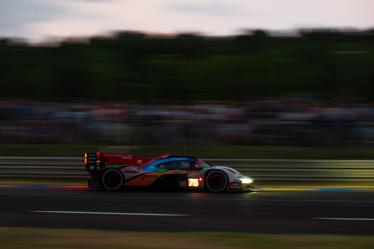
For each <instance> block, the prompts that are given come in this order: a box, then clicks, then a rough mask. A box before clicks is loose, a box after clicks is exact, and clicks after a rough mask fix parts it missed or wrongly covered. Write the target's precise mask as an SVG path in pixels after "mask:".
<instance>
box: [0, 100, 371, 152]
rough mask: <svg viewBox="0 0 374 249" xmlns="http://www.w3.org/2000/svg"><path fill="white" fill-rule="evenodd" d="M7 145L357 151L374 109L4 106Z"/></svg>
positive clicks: (294, 103)
mask: <svg viewBox="0 0 374 249" xmlns="http://www.w3.org/2000/svg"><path fill="white" fill-rule="evenodd" d="M0 141H1V143H84V144H88V143H106V144H181V143H185V144H188V143H198V144H248V145H257V144H258V145H308V146H309V145H311V146H317V145H356V144H369V143H372V142H374V104H371V103H344V102H329V101H320V100H305V99H292V100H289V99H287V100H280V99H278V100H257V101H250V102H245V103H217V102H216V103H212V102H206V103H191V104H170V103H168V104H129V103H108V102H107V103H46V102H36V101H26V100H17V101H15V100H12V101H0Z"/></svg>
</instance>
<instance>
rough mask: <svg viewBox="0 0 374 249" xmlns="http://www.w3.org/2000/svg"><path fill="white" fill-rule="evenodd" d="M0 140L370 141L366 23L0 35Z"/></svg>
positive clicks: (373, 114) (370, 49) (370, 54)
mask: <svg viewBox="0 0 374 249" xmlns="http://www.w3.org/2000/svg"><path fill="white" fill-rule="evenodd" d="M0 53H1V61H0V84H1V93H0V95H1V98H2V100H1V101H0V103H1V105H0V120H1V121H0V127H1V129H0V139H1V141H2V143H21V144H22V143H28V144H29V143H31V144H32V143H58V144H61V143H80V144H87V143H90V144H92V143H94V144H114V145H121V144H125V145H134V144H135V145H142V144H176V145H177V144H240V145H280V146H281V145H297V146H326V145H334V146H335V145H339V146H345V145H354V146H370V145H371V143H372V142H373V141H374V109H373V108H374V104H373V102H372V101H373V99H374V88H373V85H374V73H373V72H374V31H373V30H365V31H358V30H334V29H307V30H299V31H297V32H296V31H295V33H293V34H292V35H290V34H283V33H282V34H274V33H271V32H266V31H262V30H254V31H245V32H244V31H243V32H242V33H241V34H238V35H228V36H206V35H201V34H193V33H188V34H175V35H152V34H146V33H140V32H118V33H113V34H111V35H109V36H106V37H104V36H95V37H92V38H82V39H72V38H70V39H66V40H63V41H61V42H56V43H40V44H36V45H35V44H30V43H27V41H22V40H14V39H2V40H1V41H0Z"/></svg>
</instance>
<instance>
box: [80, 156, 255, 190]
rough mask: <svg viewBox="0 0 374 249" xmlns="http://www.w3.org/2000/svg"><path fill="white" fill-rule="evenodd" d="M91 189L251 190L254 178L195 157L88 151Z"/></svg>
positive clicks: (86, 165)
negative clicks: (152, 156)
mask: <svg viewBox="0 0 374 249" xmlns="http://www.w3.org/2000/svg"><path fill="white" fill-rule="evenodd" d="M83 161H84V166H85V168H86V169H87V171H88V172H89V174H90V179H89V181H88V185H89V187H90V188H92V189H105V190H109V191H116V190H121V189H123V188H126V187H155V188H175V189H179V188H182V189H197V190H206V191H209V192H216V193H218V192H226V191H245V190H252V189H253V184H254V180H253V179H252V178H250V177H248V176H245V175H242V174H241V173H240V172H238V171H237V170H235V169H233V168H230V167H226V166H211V165H210V164H208V163H207V162H204V161H202V160H199V159H197V158H196V157H192V156H179V155H162V156H159V157H155V158H141V157H138V156H136V155H132V154H128V153H104V152H95V153H85V154H84V160H83Z"/></svg>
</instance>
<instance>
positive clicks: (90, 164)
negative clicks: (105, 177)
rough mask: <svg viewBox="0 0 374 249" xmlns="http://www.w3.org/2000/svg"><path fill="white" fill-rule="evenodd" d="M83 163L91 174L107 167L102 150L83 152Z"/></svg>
mask: <svg viewBox="0 0 374 249" xmlns="http://www.w3.org/2000/svg"><path fill="white" fill-rule="evenodd" d="M83 165H84V167H85V168H86V169H87V170H88V172H89V173H90V174H92V173H94V172H97V171H100V170H102V169H104V168H105V161H104V158H103V157H102V155H101V152H92V153H84V154H83Z"/></svg>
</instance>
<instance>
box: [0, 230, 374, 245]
mask: <svg viewBox="0 0 374 249" xmlns="http://www.w3.org/2000/svg"><path fill="white" fill-rule="evenodd" d="M0 245H1V248H7V249H40V248H53V249H75V248H77V249H78V248H79V249H85V248H87V249H96V248H100V249H102V248H106V249H117V248H126V249H145V248H155V249H157V248H160V249H161V248H162V249H169V248H185V249H190V248H194V249H200V248H203V249H225V248H253V249H283V248H285V249H299V248H303V249H312V248H313V249H315V248H319V249H328V248H339V249H350V248H352V249H353V248H354V249H371V248H373V245H374V237H372V236H346V235H345V236H339V235H295V234H287V235H281V234H279V235H272V234H250V233H223V232H214V233H207V232H202V233H200V232H199V233H184V232H183V233H181V232H180V233H176V232H167V233H166V232H164V233H163V232H121V231H98V230H72V229H70V230H69V229H39V228H5V227H4V228H0Z"/></svg>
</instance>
